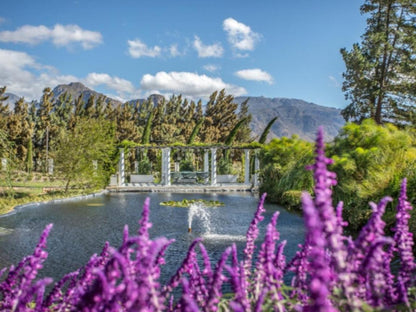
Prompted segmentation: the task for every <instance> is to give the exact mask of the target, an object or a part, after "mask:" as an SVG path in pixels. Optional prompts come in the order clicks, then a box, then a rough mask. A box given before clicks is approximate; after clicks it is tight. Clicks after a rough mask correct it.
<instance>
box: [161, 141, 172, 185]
mask: <svg viewBox="0 0 416 312" xmlns="http://www.w3.org/2000/svg"><path fill="white" fill-rule="evenodd" d="M161 182H162V184H163V185H170V148H169V147H166V148H162V181H161Z"/></svg>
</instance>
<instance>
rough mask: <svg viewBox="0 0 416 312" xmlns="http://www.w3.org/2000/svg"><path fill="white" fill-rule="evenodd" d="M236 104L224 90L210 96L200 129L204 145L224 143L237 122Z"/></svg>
mask: <svg viewBox="0 0 416 312" xmlns="http://www.w3.org/2000/svg"><path fill="white" fill-rule="evenodd" d="M237 108H238V104H236V103H234V97H233V96H232V95H226V94H225V90H224V89H223V90H221V91H220V92H217V91H215V92H214V93H212V94H211V96H210V98H209V101H208V103H207V105H206V110H205V124H204V128H202V129H201V140H202V142H205V143H218V142H224V141H225V140H226V138H227V137H228V135H229V134H230V131H231V130H232V129H233V128H234V127H235V125H236V124H237V122H238V116H237V113H236V111H237Z"/></svg>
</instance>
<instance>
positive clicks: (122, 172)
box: [118, 148, 126, 186]
mask: <svg viewBox="0 0 416 312" xmlns="http://www.w3.org/2000/svg"><path fill="white" fill-rule="evenodd" d="M118 174H119V180H118V185H119V186H123V185H124V184H125V183H126V173H125V163H124V148H120V159H119V161H118Z"/></svg>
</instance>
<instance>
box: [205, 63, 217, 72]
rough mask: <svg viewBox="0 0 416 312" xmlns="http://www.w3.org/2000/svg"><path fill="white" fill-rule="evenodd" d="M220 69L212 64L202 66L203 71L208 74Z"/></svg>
mask: <svg viewBox="0 0 416 312" xmlns="http://www.w3.org/2000/svg"><path fill="white" fill-rule="evenodd" d="M220 68H221V67H220V66H218V65H214V64H207V65H204V69H205V70H207V71H209V72H211V73H213V72H216V71H217V70H219V69H220Z"/></svg>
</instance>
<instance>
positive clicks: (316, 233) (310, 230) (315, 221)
mask: <svg viewBox="0 0 416 312" xmlns="http://www.w3.org/2000/svg"><path fill="white" fill-rule="evenodd" d="M302 206H303V213H304V218H305V226H306V229H307V240H308V242H309V244H310V247H311V251H310V257H311V260H310V266H309V273H310V283H309V294H310V303H309V304H308V306H307V307H306V311H322V312H324V311H325V312H327V311H334V312H335V311H336V309H335V308H334V307H333V306H332V303H331V301H330V300H329V295H330V291H329V285H330V281H331V270H330V267H329V263H328V261H327V258H326V255H325V248H326V240H325V234H324V224H323V222H322V220H321V219H320V214H319V211H318V210H317V208H316V207H315V206H314V203H313V201H312V198H311V197H310V195H309V194H307V193H303V195H302Z"/></svg>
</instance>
